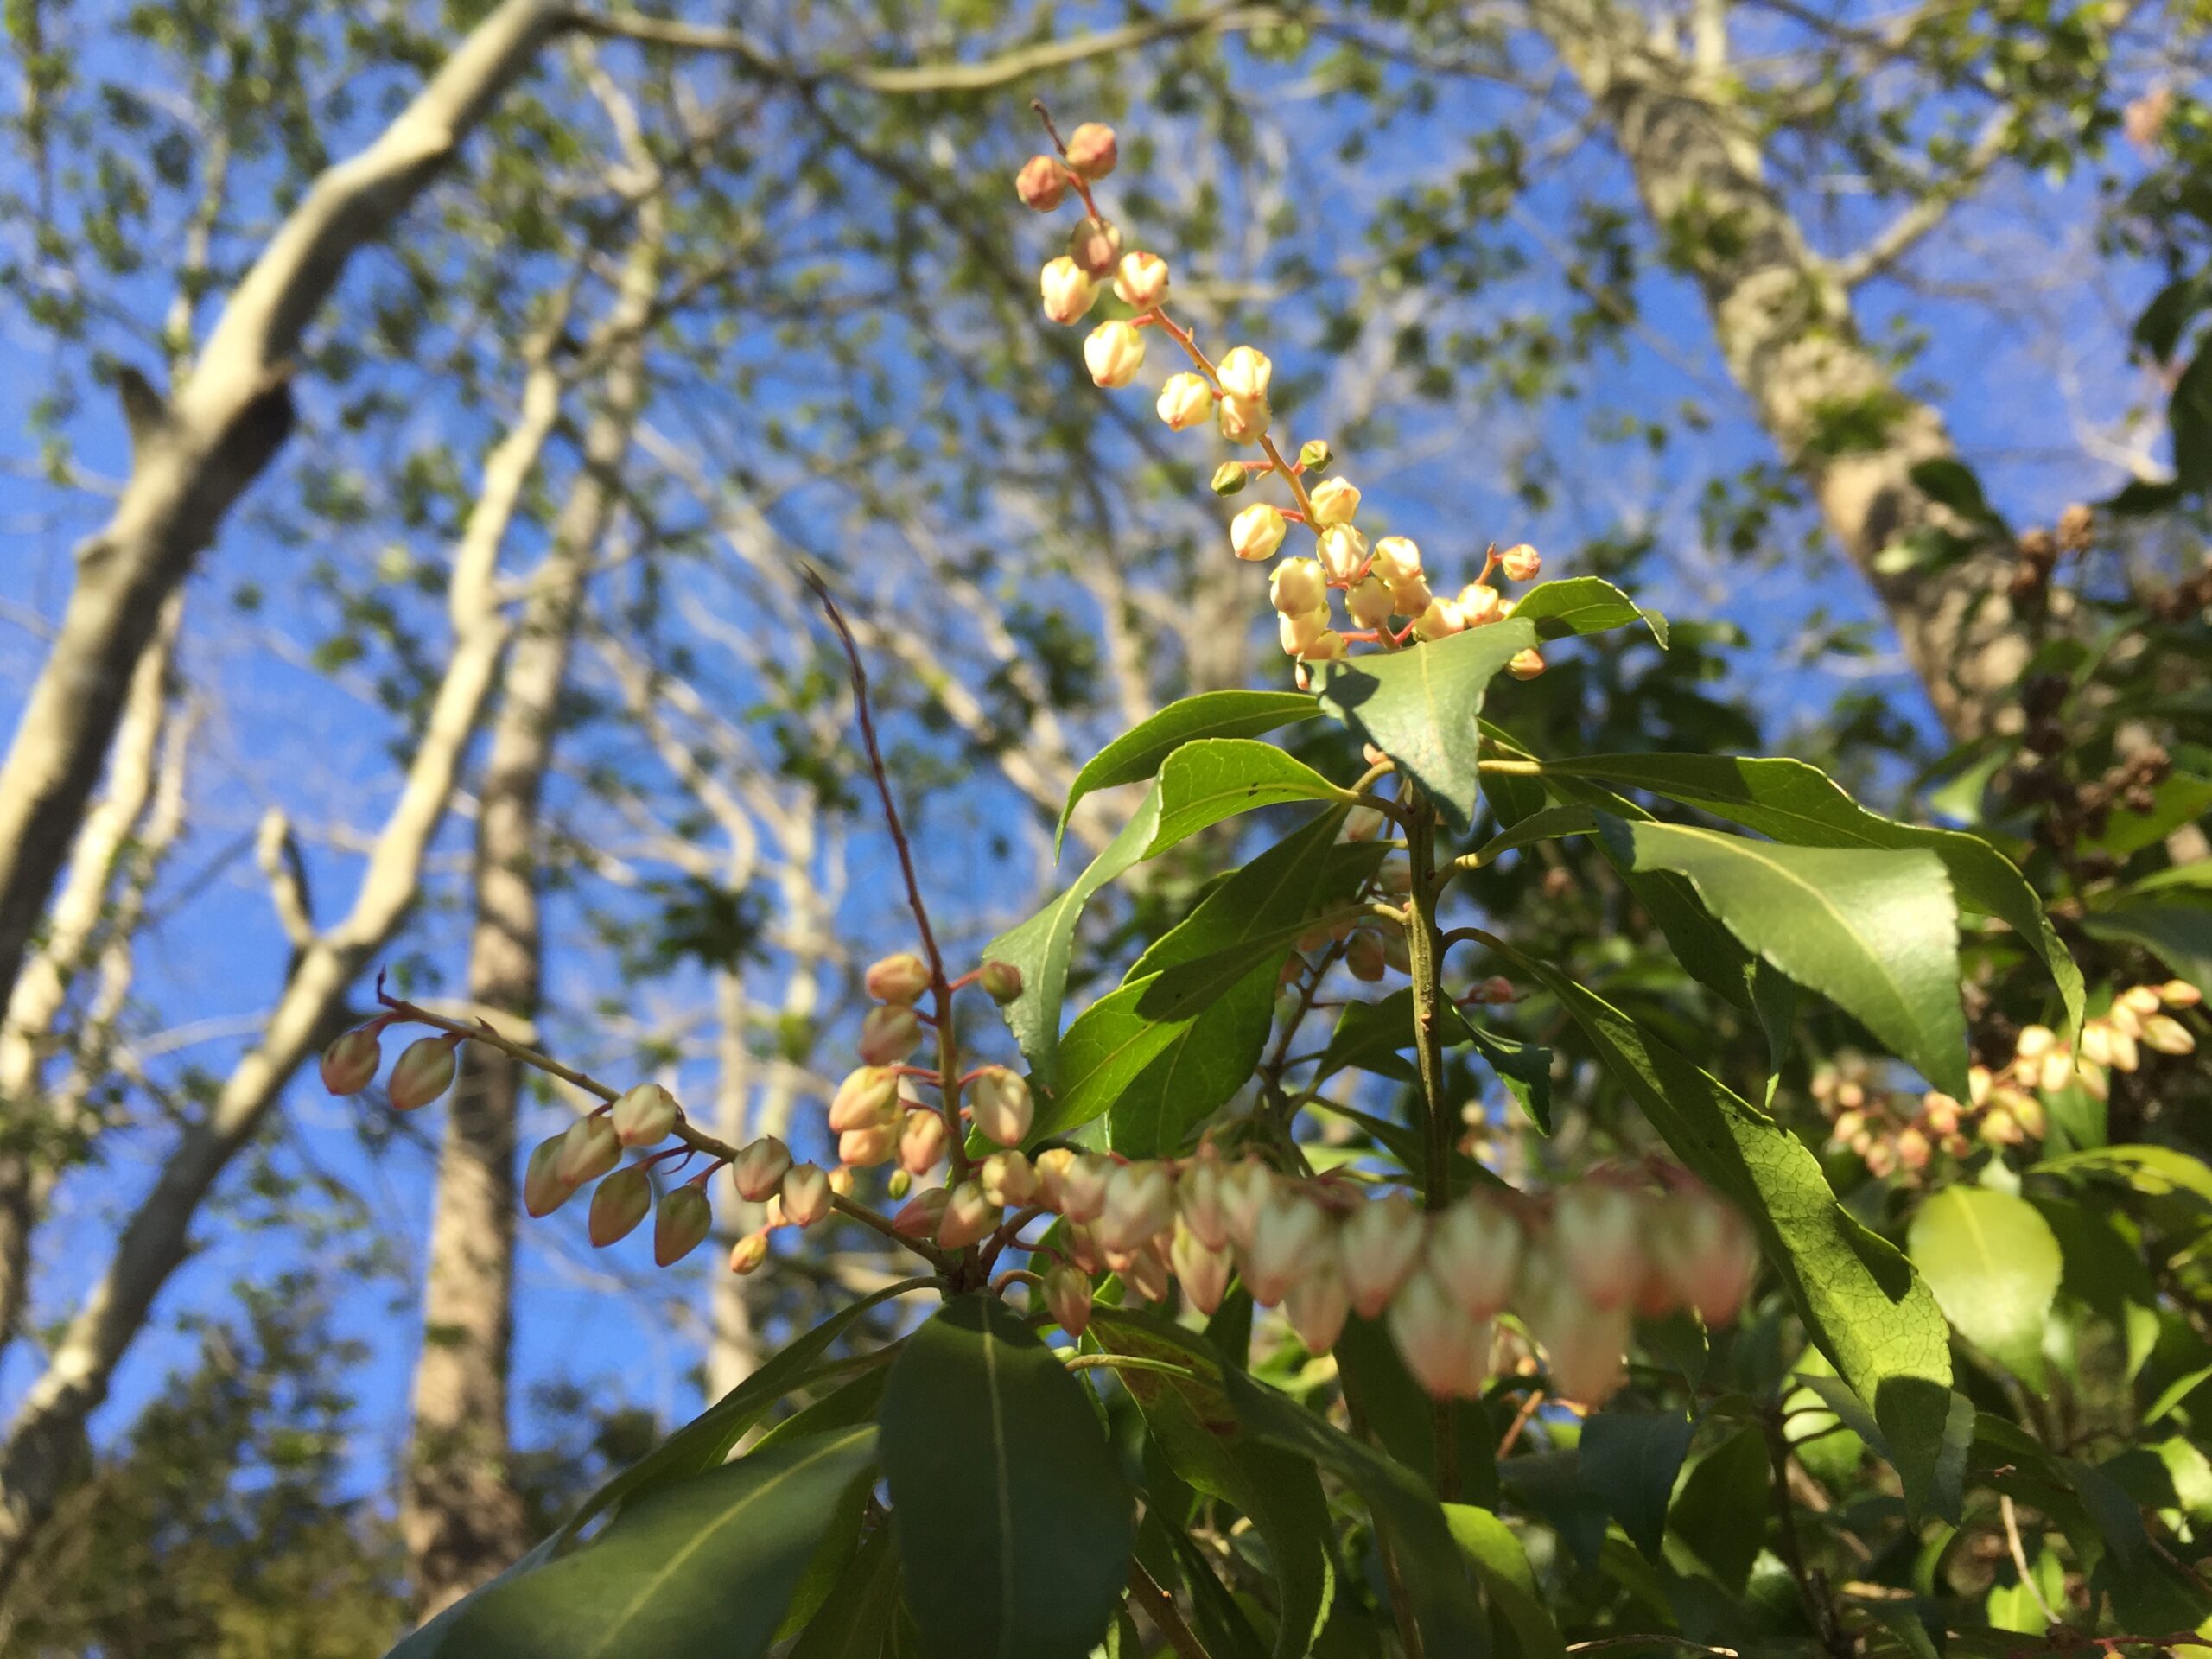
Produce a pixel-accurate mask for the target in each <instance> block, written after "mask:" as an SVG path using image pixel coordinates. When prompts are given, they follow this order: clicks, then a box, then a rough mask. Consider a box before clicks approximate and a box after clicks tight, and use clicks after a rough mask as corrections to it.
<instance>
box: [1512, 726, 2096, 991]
mask: <svg viewBox="0 0 2212 1659" xmlns="http://www.w3.org/2000/svg"><path fill="white" fill-rule="evenodd" d="M1543 764H1544V771H1545V773H1546V775H1547V776H1549V775H1551V774H1553V773H1558V774H1559V775H1560V776H1563V777H1585V778H1605V779H1611V780H1612V781H1613V782H1615V783H1619V784H1625V785H1629V786H1630V787H1631V788H1635V789H1645V790H1649V791H1651V792H1652V793H1653V794H1655V795H1663V796H1665V797H1667V798H1668V799H1669V800H1675V801H1680V802H1681V803H1682V804H1684V805H1687V806H1695V807H1700V808H1702V809H1703V810H1706V811H1707V812H1710V813H1712V814H1713V816H1714V817H1721V818H1726V819H1727V820H1728V821H1729V822H1730V823H1738V824H1741V825H1742V826H1743V827H1744V828H1745V829H1752V830H1756V831H1758V833H1759V834H1760V835H1763V836H1772V837H1773V838H1774V839H1775V840H1777V841H1779V842H1789V844H1790V845H1792V846H1798V847H1925V848H1926V849H1929V851H1930V852H1932V853H1934V854H1935V855H1936V857H1938V858H1940V859H1942V861H1943V868H1945V869H1946V870H1948V871H1949V872H1950V876H1951V887H1952V891H1953V893H1955V895H1956V897H1957V899H1958V901H1959V903H1960V904H1961V905H1962V906H1965V907H1967V909H1969V910H1974V911H1978V912H1981V913H1983V914H1985V915H1989V916H1994V917H1996V918H1998V919H1999V920H2000V921H2002V922H2004V923H2005V925H2007V926H2009V927H2011V928H2012V931H2014V932H2015V933H2018V935H2019V936H2020V938H2021V939H2022V940H2023V941H2024V942H2025V943H2026V944H2027V945H2028V947H2029V948H2030V949H2031V950H2034V951H2035V952H2036V954H2037V956H2039V957H2042V958H2043V960H2044V965H2045V966H2046V967H2047V968H2048V969H2050V976H2051V978H2052V980H2053V982H2055V983H2056V985H2057V987H2058V993H2059V995H2060V997H2061V999H2062V1000H2063V1001H2064V1003H2065V1005H2066V1019H2067V1023H2068V1025H2069V1027H2079V1026H2080V1025H2081V1023H2082V973H2081V969H2078V968H2076V967H2075V965H2074V959H2073V958H2072V957H2069V956H2068V955H2067V954H2066V947H2065V946H2064V945H2063V944H2061V943H2060V942H2059V938H2058V932H2057V930H2056V928H2054V927H2053V926H2052V925H2051V921H2050V917H2049V916H2048V915H2047V914H2045V912H2044V907H2043V905H2042V902H2041V901H2040V900H2039V899H2037V897H2036V894H2035V889H2034V888H2032V887H2030V886H2029V885H2028V883H2027V879H2026V878H2025V877H2024V876H2023V875H2022V874H2020V873H2019V871H2018V870H2017V869H2015V868H2013V867H2012V863H2011V862H2010V861H2008V860H2007V859H2006V858H2005V855H2003V854H2002V853H2000V852H1999V851H1998V850H1997V849H1995V848H1994V847H1993V846H1991V845H1990V844H1989V843H1988V842H1986V841H1984V840H1982V839H1981V838H1980V836H1970V835H1967V834H1966V833H1964V832H1963V831H1961V830H1956V829H1927V828H1924V827H1923V826H1921V825H1918V824H1910V823H1897V822H1896V821H1895V820H1894V819H1891V818H1885V817H1879V816H1878V815H1877V814H1875V813H1872V812H1869V811H1867V810H1866V808H1864V807H1862V806H1860V805H1859V803H1858V802H1856V801H1854V800H1853V799H1852V798H1851V797H1850V796H1848V795H1847V794H1846V793H1844V791H1842V790H1841V789H1840V788H1838V787H1837V786H1836V785H1835V784H1834V782H1833V781H1832V780H1831V779H1829V778H1828V776H1827V774H1826V773H1825V772H1821V770H1820V769H1819V768H1818V767H1817V766H1807V765H1806V764H1805V763H1804V762H1803V761H1802V760H1778V759H1748V758H1745V757H1743V756H1738V755H1713V754H1610V755H1592V756H1588V757H1585V758H1581V759H1577V760H1547V761H1545V762H1544V763H1543Z"/></svg>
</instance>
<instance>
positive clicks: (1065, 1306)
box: [1043, 1262, 1090, 1337]
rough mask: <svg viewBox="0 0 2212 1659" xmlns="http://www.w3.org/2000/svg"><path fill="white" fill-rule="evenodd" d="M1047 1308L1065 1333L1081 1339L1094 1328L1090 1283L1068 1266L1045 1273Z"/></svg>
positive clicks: (1055, 1265)
mask: <svg viewBox="0 0 2212 1659" xmlns="http://www.w3.org/2000/svg"><path fill="white" fill-rule="evenodd" d="M1043 1290H1044V1298H1045V1306H1046V1308H1048V1309H1049V1310H1050V1311H1051V1313H1052V1319H1053V1322H1054V1323H1055V1324H1057V1325H1058V1326H1059V1327H1060V1329H1061V1330H1063V1331H1065V1332H1067V1333H1068V1335H1070V1336H1071V1337H1080V1336H1081V1335H1082V1334H1083V1333H1084V1331H1085V1330H1086V1329H1087V1328H1089V1326H1090V1280H1089V1279H1088V1278H1086V1277H1085V1276H1084V1274H1082V1273H1081V1272H1080V1271H1078V1270H1077V1269H1076V1268H1072V1267H1071V1266H1069V1265H1068V1264H1067V1263H1066V1262H1054V1263H1053V1264H1052V1266H1051V1267H1049V1268H1046V1269H1045V1283H1044V1287H1043Z"/></svg>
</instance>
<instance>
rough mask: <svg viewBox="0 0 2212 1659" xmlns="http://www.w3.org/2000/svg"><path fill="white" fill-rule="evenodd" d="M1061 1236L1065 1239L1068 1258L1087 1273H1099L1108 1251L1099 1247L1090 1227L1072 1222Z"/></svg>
mask: <svg viewBox="0 0 2212 1659" xmlns="http://www.w3.org/2000/svg"><path fill="white" fill-rule="evenodd" d="M1060 1236H1061V1237H1062V1238H1063V1239H1064V1240H1065V1243H1066V1249H1067V1253H1068V1260H1069V1261H1071V1262H1074V1263H1075V1264H1076V1266H1077V1267H1078V1268H1082V1269H1083V1270H1084V1272H1085V1273H1097V1272H1099V1271H1100V1270H1101V1269H1103V1268H1104V1267H1105V1265H1106V1252H1105V1251H1103V1250H1102V1249H1099V1248H1098V1240H1097V1239H1096V1237H1095V1236H1093V1235H1092V1233H1091V1230H1090V1228H1088V1227H1083V1226H1078V1225H1077V1224H1075V1223H1073V1222H1070V1223H1069V1224H1067V1226H1066V1227H1065V1228H1064V1229H1062V1230H1061V1234H1060Z"/></svg>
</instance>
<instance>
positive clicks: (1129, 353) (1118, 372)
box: [1083, 321, 1144, 391]
mask: <svg viewBox="0 0 2212 1659" xmlns="http://www.w3.org/2000/svg"><path fill="white" fill-rule="evenodd" d="M1083 360H1084V366H1086V367H1087V368H1089V369H1090V378H1092V379H1093V380H1096V382H1097V383H1098V384H1099V385H1102V386H1104V387H1105V388H1106V389H1107V390H1108V391H1115V390H1116V389H1118V388H1120V387H1122V386H1126V385H1128V384H1129V382H1130V381H1132V380H1134V379H1135V378H1137V371H1138V370H1139V369H1141V368H1142V367H1143V366H1144V335H1143V334H1141V333H1139V332H1138V330H1137V327H1136V325H1135V324H1134V323H1128V322H1119V321H1116V322H1102V323H1100V324H1099V325H1098V326H1097V327H1096V328H1094V329H1092V330H1091V331H1090V338H1089V339H1087V340H1084V342H1083Z"/></svg>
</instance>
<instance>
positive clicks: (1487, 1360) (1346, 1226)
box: [938, 1147, 1758, 1405]
mask: <svg viewBox="0 0 2212 1659" xmlns="http://www.w3.org/2000/svg"><path fill="white" fill-rule="evenodd" d="M986 1196H987V1198H988V1195H986ZM1027 1203H1028V1204H1029V1205H1033V1206H1035V1207H1036V1208H1037V1209H1039V1210H1040V1211H1051V1212H1054V1213H1057V1214H1058V1216H1059V1217H1061V1220H1062V1223H1063V1225H1062V1227H1061V1228H1060V1229H1059V1230H1058V1235H1057V1236H1056V1239H1055V1240H1052V1241H1048V1245H1047V1248H1046V1250H1045V1251H1044V1252H1043V1253H1042V1255H1040V1258H1039V1259H1040V1260H1042V1259H1043V1258H1044V1257H1045V1256H1052V1255H1057V1258H1058V1259H1057V1260H1054V1261H1053V1262H1052V1264H1051V1265H1050V1266H1049V1267H1047V1268H1046V1271H1045V1272H1044V1274H1043V1275H1042V1280H1043V1283H1042V1295H1043V1299H1044V1301H1045V1304H1046V1307H1047V1308H1048V1309H1049V1311H1050V1312H1051V1313H1052V1318H1053V1319H1055V1320H1056V1321H1058V1324H1059V1325H1061V1326H1062V1327H1063V1328H1064V1329H1065V1330H1066V1331H1068V1332H1070V1333H1071V1334H1076V1335H1079V1334H1081V1332H1083V1330H1084V1328H1085V1326H1086V1325H1088V1323H1089V1321H1090V1307H1091V1281H1092V1277H1093V1275H1095V1274H1098V1273H1101V1272H1112V1273H1115V1274H1119V1275H1120V1276H1121V1280H1122V1285H1123V1286H1124V1287H1125V1288H1126V1289H1127V1290H1128V1292H1129V1293H1130V1294H1132V1295H1134V1296H1135V1297H1137V1298H1140V1299H1141V1300H1147V1301H1160V1300H1164V1299H1165V1298H1166V1295H1167V1294H1168V1289H1169V1287H1170V1285H1171V1284H1179V1285H1180V1286H1181V1287H1182V1294H1183V1296H1184V1298H1185V1300H1187V1301H1188V1302H1189V1303H1190V1304H1191V1306H1192V1307H1194V1308H1195V1309H1196V1310H1197V1311H1198V1312H1199V1313H1209V1314H1210V1313H1212V1312H1213V1311H1214V1310H1215V1309H1216V1308H1217V1307H1218V1306H1220V1305H1221V1302H1222V1300H1223V1298H1224V1296H1225V1295H1227V1294H1228V1291H1229V1287H1230V1281H1231V1280H1232V1278H1235V1277H1239V1276H1241V1278H1242V1281H1243V1285H1244V1287H1245V1288H1246V1289H1247V1290H1249V1292H1250V1293H1251V1294H1252V1298H1253V1300H1255V1301H1256V1302H1258V1303H1260V1304H1262V1306H1269V1307H1279V1308H1280V1309H1281V1313H1282V1315H1283V1318H1284V1319H1285V1320H1286V1321H1287V1323H1288V1325H1289V1326H1290V1328H1291V1330H1292V1331H1293V1332H1294V1333H1295V1334H1296V1336H1297V1337H1298V1339H1299V1341H1300V1343H1301V1344H1303V1345H1304V1346H1305V1347H1306V1350H1307V1351H1309V1352H1312V1353H1317V1354H1318V1353H1325V1352H1326V1351H1329V1350H1330V1349H1332V1348H1333V1347H1334V1346H1335V1345H1336V1343H1337V1340H1338V1337H1339V1336H1340V1335H1341V1334H1342V1333H1343V1331H1344V1323H1345V1321H1346V1320H1347V1319H1349V1318H1350V1317H1351V1315H1352V1314H1354V1313H1357V1314H1359V1315H1360V1316H1361V1317H1362V1318H1363V1319H1383V1320H1384V1321H1385V1322H1386V1323H1387V1325H1388V1326H1389V1331H1390V1332H1391V1335H1392V1337H1393V1338H1395V1341H1396V1343H1397V1345H1398V1349H1399V1351H1400V1352H1401V1353H1402V1355H1403V1357H1404V1359H1405V1362H1406V1366H1407V1369H1408V1370H1409V1371H1410V1372H1411V1373H1412V1375H1413V1376H1414V1378H1415V1379H1416V1380H1418V1381H1419V1382H1420V1383H1421V1386H1422V1387H1423V1388H1424V1389H1427V1391H1428V1392H1429V1393H1431V1394H1432V1395H1437V1396H1439V1397H1451V1396H1458V1397H1465V1398H1471V1397H1473V1396H1474V1395H1477V1394H1478V1393H1479V1391H1480V1389H1481V1388H1482V1385H1483V1383H1484V1380H1485V1379H1486V1378H1487V1377H1488V1376H1489V1375H1490V1374H1491V1350H1492V1346H1493V1342H1492V1338H1493V1336H1494V1335H1495V1325H1494V1323H1493V1322H1494V1321H1495V1320H1496V1319H1497V1317H1498V1316H1499V1314H1501V1313H1504V1312H1507V1311H1509V1310H1510V1311H1511V1312H1513V1313H1516V1314H1517V1315H1518V1316H1519V1318H1520V1319H1521V1321H1522V1325H1523V1326H1524V1327H1525V1328H1526V1329H1527V1331H1528V1332H1529V1335H1530V1336H1531V1337H1532V1338H1534V1339H1535V1341H1536V1342H1538V1343H1540V1344H1542V1346H1543V1349H1544V1351H1545V1352H1546V1354H1547V1355H1548V1357H1549V1361H1550V1370H1551V1376H1552V1382H1553V1385H1554V1389H1556V1390H1557V1392H1558V1393H1559V1394H1560V1395H1562V1396H1564V1397H1566V1398H1567V1399H1571V1400H1575V1401H1580V1402H1584V1403H1586V1404H1590V1405H1595V1404H1598V1403H1599V1402H1603V1401H1604V1400H1605V1398H1606V1397H1608V1396H1609V1395H1611V1393H1612V1392H1613V1390H1614V1389H1616V1388H1618V1386H1619V1384H1620V1382H1621V1380H1622V1376H1623V1370H1622V1366H1623V1357H1624V1353H1625V1351H1626V1349H1627V1346H1628V1340H1629V1334H1630V1320H1631V1319H1634V1318H1636V1317H1638V1316H1641V1317H1645V1318H1652V1317H1657V1316H1660V1315H1663V1314H1665V1313H1670V1312H1673V1311H1675V1310H1677V1309H1684V1308H1687V1309H1692V1310H1694V1311H1695V1312H1696V1313H1698V1314H1699V1316H1700V1318H1702V1319H1705V1320H1706V1321H1707V1323H1708V1324H1712V1325H1719V1324H1722V1323H1725V1322H1726V1321H1728V1320H1730V1319H1734V1318H1735V1316H1736V1313H1737V1312H1738V1309H1739V1308H1740V1307H1741V1306H1742V1304H1743V1300H1744V1298H1745V1295H1746V1294H1747V1293H1748V1292H1749V1290H1750V1287H1751V1278H1752V1275H1753V1273H1754V1271H1755V1270H1756V1268H1757V1266H1758V1252H1757V1248H1756V1246H1755V1244H1754V1243H1753V1241H1752V1238H1751V1232H1750V1230H1749V1229H1748V1228H1747V1227H1746V1226H1745V1224H1744V1222H1743V1220H1742V1218H1741V1217H1738V1215H1737V1214H1736V1212H1735V1211H1733V1210H1732V1209H1730V1208H1729V1207H1728V1206H1726V1205H1724V1204H1722V1203H1720V1202H1719V1200H1717V1199H1716V1198H1713V1196H1712V1195H1711V1194H1710V1193H1709V1192H1707V1191H1706V1190H1705V1189H1704V1188H1703V1187H1701V1186H1700V1185H1697V1184H1696V1183H1695V1182H1694V1181H1693V1180H1691V1179H1689V1178H1688V1176H1687V1175H1685V1174H1683V1173H1681V1172H1680V1171H1678V1170H1669V1171H1666V1172H1663V1174H1662V1179H1660V1181H1659V1184H1658V1185H1656V1186H1653V1185H1646V1184H1643V1183H1639V1182H1637V1181H1632V1180H1630V1179H1625V1178H1623V1177H1617V1176H1613V1175H1593V1176H1591V1177H1588V1178H1586V1179H1583V1180H1580V1181H1578V1182H1575V1183H1573V1184H1572V1185H1567V1186H1565V1187H1562V1188H1560V1190H1558V1191H1557V1192H1554V1193H1552V1194H1549V1195H1547V1196H1541V1197H1540V1196H1536V1195H1533V1194H1528V1193H1521V1192H1513V1191H1511V1190H1510V1189H1503V1188H1501V1189H1498V1190H1497V1191H1495V1192H1478V1193H1474V1194H1471V1195H1469V1196H1468V1197H1466V1198H1461V1199H1460V1200H1459V1201H1458V1202H1457V1203H1455V1204H1453V1205H1451V1206H1449V1207H1448V1208H1446V1209H1445V1210H1443V1211H1440V1212H1438V1213H1434V1214H1431V1213H1429V1212H1427V1211H1424V1210H1423V1209H1422V1208H1421V1206H1420V1205H1418V1204H1416V1203H1415V1202H1414V1200H1413V1199H1412V1198H1408V1197H1407V1196H1405V1195H1403V1194H1402V1193H1396V1192H1385V1191H1378V1190H1375V1189H1370V1187H1368V1186H1367V1185H1363V1184H1362V1183H1359V1182H1357V1181H1354V1180H1350V1179H1343V1178H1341V1177H1324V1178H1322V1179H1311V1180H1309V1179H1292V1178H1290V1177H1287V1176H1284V1175H1281V1174H1279V1173H1276V1172H1275V1171H1274V1170H1272V1169H1271V1168H1269V1167H1268V1166H1267V1165H1265V1164H1262V1163H1260V1162H1257V1161H1253V1160H1247V1161H1243V1162H1232V1161H1229V1160H1224V1159H1223V1158H1221V1157H1219V1156H1217V1154H1214V1153H1213V1152H1212V1151H1211V1148H1206V1149H1202V1150H1201V1151H1200V1153H1199V1154H1198V1156H1196V1157H1194V1158H1192V1159H1189V1160H1185V1161H1183V1162H1182V1163H1181V1164H1179V1165H1177V1164H1171V1163H1166V1162H1149V1161H1147V1162H1117V1161H1116V1160H1113V1159H1110V1158H1108V1157H1105V1156H1103V1155H1101V1154H1094V1153H1077V1152H1073V1151H1071V1150H1068V1149H1066V1148H1064V1147H1062V1148H1054V1149H1052V1150H1051V1151H1047V1152H1044V1153H1040V1154H1039V1155H1038V1157H1037V1159H1036V1160H1035V1162H1034V1164H1033V1166H1031V1167H1030V1170H1029V1175H1028V1197H1027ZM938 1207H939V1210H940V1212H941V1213H942V1214H943V1215H944V1216H945V1217H947V1218H948V1219H950V1217H953V1216H954V1215H956V1214H957V1213H958V1200H957V1198H954V1199H950V1200H945V1201H942V1202H941V1203H940V1205H939V1206H938ZM987 1224H995V1215H989V1214H987V1215H985V1216H984V1217H980V1218H976V1219H973V1220H969V1221H966V1222H965V1223H964V1224H963V1230H972V1229H975V1228H982V1229H984V1230H988V1225H987ZM977 1236H981V1235H980V1234H978V1235H977Z"/></svg>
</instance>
